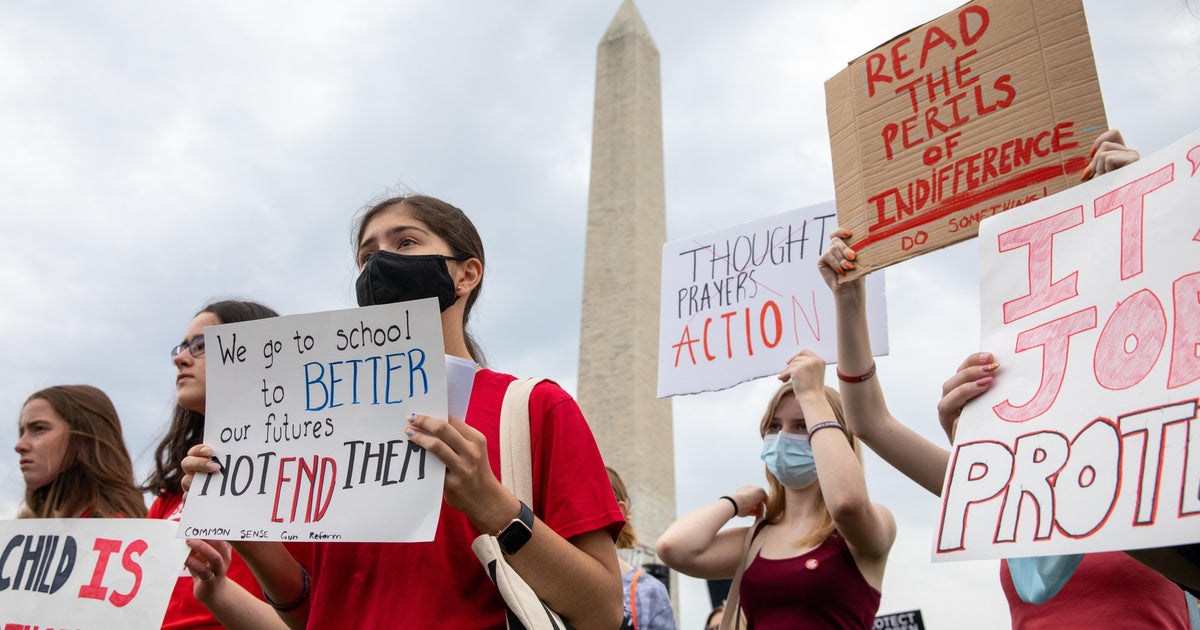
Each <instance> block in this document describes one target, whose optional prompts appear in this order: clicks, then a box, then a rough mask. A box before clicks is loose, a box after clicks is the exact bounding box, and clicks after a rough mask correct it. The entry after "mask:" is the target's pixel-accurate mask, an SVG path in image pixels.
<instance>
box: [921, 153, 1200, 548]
mask: <svg viewBox="0 0 1200 630" xmlns="http://www.w3.org/2000/svg"><path fill="white" fill-rule="evenodd" d="M1197 167H1200V132H1196V133H1193V134H1191V135H1190V136H1188V137H1186V138H1184V139H1183V140H1181V141H1179V142H1176V143H1175V144H1173V145H1171V146H1170V147H1167V148H1166V149H1164V150H1163V151H1160V152H1159V153H1156V154H1155V155H1153V156H1150V157H1145V158H1143V159H1142V160H1141V161H1139V162H1136V163H1134V164H1133V165H1130V166H1127V167H1125V168H1122V169H1120V170H1118V171H1115V172H1113V173H1109V174H1106V175H1103V176H1101V177H1098V178H1095V179H1093V180H1091V181H1089V182H1087V183H1084V184H1080V185H1078V186H1075V187H1074V188H1072V189H1069V190H1066V191H1064V192H1061V193H1058V194H1056V195H1053V196H1051V197H1049V198H1047V199H1043V200H1039V201H1037V202H1035V203H1032V204H1029V205H1028V206H1022V207H1021V208H1017V209H1015V210H1011V211H1009V212H1007V213H1005V214H1001V215H998V216H996V217H994V218H991V219H987V220H986V221H984V222H983V225H982V226H981V229H980V232H979V246H980V265H979V267H980V274H981V276H982V277H981V278H980V282H981V287H982V288H981V299H980V302H981V308H982V311H983V313H982V328H981V330H982V335H983V344H982V346H983V348H984V349H985V350H989V351H991V352H993V353H995V355H996V359H997V360H998V361H999V363H1000V369H999V371H998V372H997V377H996V381H995V385H994V386H993V387H992V389H991V390H990V391H988V392H987V393H986V394H984V395H982V396H980V398H979V399H978V400H977V401H975V402H972V403H971V404H970V405H968V406H967V408H966V409H965V411H964V412H963V416H962V419H961V420H960V421H959V424H958V434H957V444H956V445H955V448H954V453H953V456H952V458H951V463H950V468H949V470H948V471H947V478H946V485H945V488H944V490H943V493H942V497H943V504H942V514H941V519H940V523H939V527H938V531H937V532H936V534H935V544H934V553H933V555H934V558H935V559H938V560H965V559H976V558H998V557H1020V556H1035V555H1049V554H1061V553H1081V552H1089V551H1107V550H1119V549H1135V548H1142V547H1152V546H1153V547H1158V546H1164V545H1175V544H1181V543H1192V542H1196V541H1200V423H1198V422H1197V421H1196V412H1197V398H1198V396H1200V382H1198V379H1200V177H1198V176H1197Z"/></svg>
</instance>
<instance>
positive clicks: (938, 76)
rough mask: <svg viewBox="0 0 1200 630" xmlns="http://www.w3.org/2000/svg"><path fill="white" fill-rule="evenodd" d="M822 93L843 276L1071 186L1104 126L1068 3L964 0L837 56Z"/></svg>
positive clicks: (1079, 27)
mask: <svg viewBox="0 0 1200 630" xmlns="http://www.w3.org/2000/svg"><path fill="white" fill-rule="evenodd" d="M923 57H924V63H922V58H923ZM931 94H932V98H931ZM825 101H826V112H827V115H828V119H829V142H830V146H831V148H832V150H833V177H834V185H835V197H836V203H837V214H838V225H839V226H840V227H843V228H845V229H848V230H850V231H851V233H852V234H853V238H852V239H851V245H852V246H853V247H854V248H855V249H856V250H857V252H858V258H857V260H856V265H857V269H855V271H854V272H853V273H852V274H850V275H848V276H847V279H849V278H853V277H857V276H859V275H862V274H865V273H867V272H869V271H871V270H874V269H879V268H882V267H886V266H888V265H892V264H894V263H897V262H900V261H902V260H907V259H909V258H912V257H914V256H918V255H920V254H924V253H926V252H930V251H933V250H936V249H939V248H942V247H945V246H946V245H950V244H953V243H957V242H959V241H962V240H965V239H968V238H971V237H973V236H975V235H976V233H977V232H978V229H979V221H980V220H982V219H983V218H986V217H988V216H991V215H993V214H996V213H999V212H1003V211H1004V210H1008V209H1010V208H1012V207H1016V206H1017V205H1020V204H1022V203H1028V202H1029V201H1032V200H1034V199H1040V198H1042V197H1045V196H1048V195H1052V194H1054V193H1055V192H1058V191H1060V190H1063V189H1065V188H1068V187H1069V186H1072V185H1073V184H1076V183H1078V182H1079V177H1080V175H1081V174H1082V172H1083V170H1084V168H1085V167H1086V166H1087V164H1088V162H1089V157H1088V155H1089V151H1090V150H1091V144H1092V141H1093V140H1094V139H1095V138H1096V136H1098V135H1099V134H1101V133H1103V132H1104V131H1105V130H1106V129H1107V128H1108V123H1107V121H1106V120H1105V116H1104V103H1103V101H1102V100H1101V97H1100V85H1099V83H1098V81H1097V79H1096V66H1095V63H1094V61H1093V60H1092V45H1091V39H1090V38H1089V37H1088V30H1087V21H1086V19H1085V18H1084V14H1083V4H1082V0H976V1H975V2H969V3H967V4H964V5H962V6H961V7H959V8H958V9H955V10H954V11H951V12H949V13H947V14H945V15H943V16H941V17H939V18H937V19H935V20H932V21H930V22H927V23H926V24H923V25H921V26H919V27H917V28H915V29H912V30H911V31H908V32H906V33H903V34H901V35H898V36H896V37H895V38H893V39H892V40H891V41H889V42H887V43H886V44H883V45H882V46H879V47H878V48H876V49H875V50H873V51H871V52H869V53H867V54H865V55H863V56H862V57H859V58H858V59H856V60H854V61H853V62H851V63H850V65H849V66H848V67H847V68H846V69H845V70H843V71H841V72H839V73H838V74H837V75H835V76H834V77H833V78H831V79H829V80H828V81H826V82H825Z"/></svg>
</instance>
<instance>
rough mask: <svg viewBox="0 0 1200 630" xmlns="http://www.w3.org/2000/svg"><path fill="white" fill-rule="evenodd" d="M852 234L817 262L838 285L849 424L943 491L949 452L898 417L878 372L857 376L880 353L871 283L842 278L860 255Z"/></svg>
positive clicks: (836, 239)
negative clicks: (872, 322) (870, 318)
mask: <svg viewBox="0 0 1200 630" xmlns="http://www.w3.org/2000/svg"><path fill="white" fill-rule="evenodd" d="M849 237H850V233H849V232H847V231H846V230H841V229H839V230H836V231H834V233H833V235H832V243H831V244H830V246H829V249H827V250H826V251H825V253H824V254H823V255H822V256H821V260H820V262H819V263H818V268H819V269H820V271H821V276H822V277H823V278H824V279H825V282H826V284H828V285H829V287H830V289H831V290H832V291H833V297H834V304H835V306H836V309H837V346H838V363H837V370H838V374H839V380H840V381H841V383H840V384H839V385H840V387H839V389H840V390H841V393H842V406H843V408H844V410H845V414H846V424H847V425H848V426H849V427H850V431H851V432H853V433H854V435H856V436H858V438H859V439H860V440H862V441H863V442H864V443H866V445H867V446H869V447H871V450H873V451H875V452H876V453H878V454H879V456H880V457H882V458H883V459H884V460H885V461H886V462H887V463H889V464H891V465H892V466H893V467H894V468H895V469H896V470H899V471H900V472H902V473H904V474H905V475H906V476H908V478H909V479H912V480H913V481H915V482H917V484H919V485H920V486H921V487H922V488H925V489H926V490H928V491H930V492H932V493H933V494H939V495H940V494H941V492H942V480H943V479H944V478H945V476H946V465H947V464H948V463H949V459H950V454H949V452H948V451H947V450H946V449H944V448H941V447H939V446H937V445H935V444H934V443H933V442H930V441H929V440H927V439H925V438H924V437H922V436H921V435H920V434H919V433H917V432H916V431H913V430H912V429H910V428H908V427H907V426H905V425H904V424H902V423H901V422H900V421H898V420H896V418H895V417H894V416H893V415H892V413H891V411H889V410H888V407H887V402H886V401H885V400H884V397H883V388H882V386H881V385H880V381H881V380H882V379H881V377H880V375H879V373H878V372H876V373H875V374H874V375H873V376H872V377H870V378H865V379H862V380H858V379H855V378H852V377H861V376H862V375H865V374H867V373H869V372H871V371H872V370H874V366H875V359H874V358H873V357H872V356H871V338H870V333H869V332H868V328H867V298H866V286H865V285H866V283H865V281H864V279H863V278H858V279H856V280H852V281H850V282H844V283H841V284H838V282H837V279H838V276H840V275H844V274H845V272H846V270H848V269H853V268H854V262H853V261H854V259H855V258H856V257H857V256H856V254H855V252H854V250H853V249H851V248H850V247H849V246H848V245H847V244H846V242H845V241H844V240H843V239H847V238H849ZM847 375H848V376H847ZM847 379H850V380H849V381H848V380H847Z"/></svg>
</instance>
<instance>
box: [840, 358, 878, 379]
mask: <svg viewBox="0 0 1200 630" xmlns="http://www.w3.org/2000/svg"><path fill="white" fill-rule="evenodd" d="M834 371H836V372H837V377H838V380H839V381H842V382H843V383H861V382H863V381H866V380H870V378H871V377H872V376H875V362H874V361H872V362H871V369H869V370H867V371H866V372H864V373H863V374H861V375H859V376H852V375H850V374H843V373H842V371H841V370H836V369H835V370H834Z"/></svg>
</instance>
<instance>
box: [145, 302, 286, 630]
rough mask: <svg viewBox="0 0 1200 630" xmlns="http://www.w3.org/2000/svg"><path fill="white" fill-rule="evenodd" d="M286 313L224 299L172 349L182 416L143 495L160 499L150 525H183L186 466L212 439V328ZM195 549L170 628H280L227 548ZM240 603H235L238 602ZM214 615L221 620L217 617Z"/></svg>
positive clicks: (203, 312)
mask: <svg viewBox="0 0 1200 630" xmlns="http://www.w3.org/2000/svg"><path fill="white" fill-rule="evenodd" d="M278 315H279V314H278V313H276V312H275V311H273V310H271V309H270V308H268V307H266V306H263V305H262V304H258V303H256V302H247V301H240V300H222V301H218V302H213V303H211V304H208V305H207V306H205V307H204V308H202V309H200V312H199V313H196V316H195V317H194V318H192V321H191V322H190V323H189V324H188V326H187V330H186V331H184V335H183V340H182V342H181V343H179V344H178V345H176V346H175V347H173V348H171V362H172V363H174V364H175V399H176V404H175V411H174V413H173V414H172V416H171V422H170V424H169V425H168V427H167V432H166V435H165V436H164V437H163V438H162V440H161V441H160V442H159V443H158V447H157V448H156V450H155V453H154V471H153V472H152V473H151V474H150V477H149V478H148V479H146V482H145V483H144V484H143V486H142V488H143V490H145V491H147V492H150V493H151V494H152V495H154V503H153V504H152V505H151V506H150V513H149V516H150V518H160V519H167V520H172V521H176V522H178V521H179V518H180V515H181V514H182V513H183V496H184V488H183V485H182V483H181V482H182V480H183V476H184V472H183V470H182V469H181V468H180V467H179V462H180V461H182V460H183V458H184V457H185V456H186V455H187V452H188V449H190V448H191V447H193V446H195V445H196V444H199V443H200V442H201V441H203V438H204V405H205V393H206V388H205V371H204V362H205V358H206V355H205V352H204V328H205V327H206V326H216V325H218V324H232V323H235V322H244V321H249V320H254V319H263V318H267V317H277V316H278ZM188 546H190V547H191V548H192V552H191V553H190V554H189V556H188V559H187V562H186V567H185V568H186V570H184V571H182V572H181V573H180V575H179V578H178V580H177V582H176V584H175V590H174V592H173V593H172V594H171V601H170V603H169V604H168V605H167V613H166V616H165V617H164V620H163V626H162V627H163V628H164V629H171V630H182V629H185V628H186V629H199V628H206V629H207V628H211V629H214V630H215V629H218V628H225V627H229V628H246V629H247V630H249V629H252V628H268V627H271V625H276V626H279V625H281V624H279V619H278V617H277V616H276V615H275V614H274V611H273V610H272V609H271V608H270V607H268V606H267V605H266V603H265V602H263V601H262V600H261V597H262V589H261V588H259V586H258V582H257V581H256V580H255V579H254V575H253V574H252V573H251V572H250V569H249V567H247V566H246V563H245V562H243V561H242V559H241V558H239V557H238V556H237V554H235V553H233V552H232V551H231V550H230V547H229V543H226V542H223V541H203V540H188ZM230 602H232V603H230ZM214 613H216V614H215V615H214Z"/></svg>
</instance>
